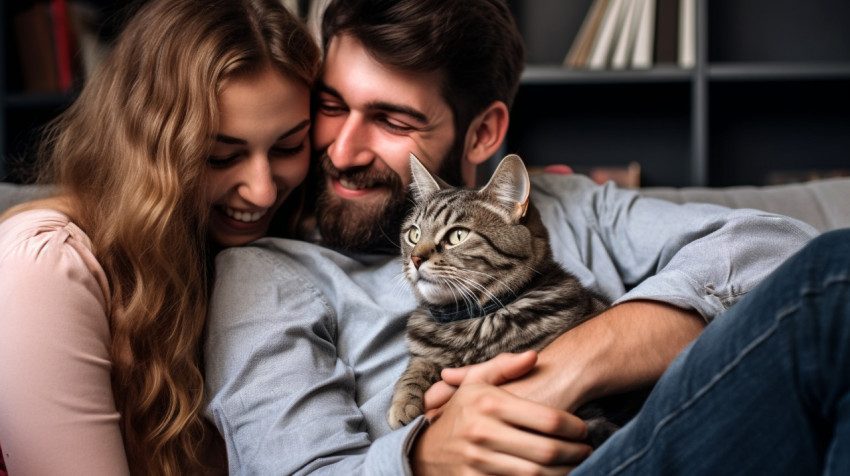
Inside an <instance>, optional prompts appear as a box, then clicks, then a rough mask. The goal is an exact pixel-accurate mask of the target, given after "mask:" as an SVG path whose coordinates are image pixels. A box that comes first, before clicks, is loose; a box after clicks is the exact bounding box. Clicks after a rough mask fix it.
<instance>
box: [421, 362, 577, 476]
mask: <svg viewBox="0 0 850 476" xmlns="http://www.w3.org/2000/svg"><path fill="white" fill-rule="evenodd" d="M536 360H537V354H536V353H535V352H526V353H523V354H503V355H500V356H498V357H496V358H495V359H493V360H490V361H489V362H485V363H483V364H479V365H476V366H471V367H467V368H465V369H462V370H458V372H462V373H463V377H462V379H461V382H460V384H459V386H458V387H457V388H456V389H454V388H451V387H450V386H448V385H442V386H440V387H437V390H435V391H434V392H432V391H430V390H429V393H428V394H426V398H428V399H429V402H428V405H429V406H430V407H432V408H433V406H435V405H434V403H436V402H437V401H438V400H442V399H446V401H445V405H441V409H440V411H439V412H432V413H431V414H429V416H430V417H431V418H432V423H431V426H430V427H428V428H427V429H426V430H425V431H424V433H423V434H422V435H420V437H419V439H418V440H417V442H416V448H415V450H414V454H413V461H414V468H415V472H416V474H418V475H451V474H506V475H513V474H530V473H534V474H561V475H562V474H565V473H567V472H569V471H570V470H571V469H572V468H574V467H575V466H576V465H578V464H579V463H580V462H582V461H584V460H585V459H586V458H587V457H588V456H589V455H590V452H591V448H590V447H589V446H588V445H586V444H584V443H579V441H580V440H582V439H584V438H585V437H586V436H587V427H586V426H585V424H584V422H583V421H581V419H579V418H578V417H576V416H574V415H572V414H570V413H567V412H564V411H561V410H557V409H554V408H551V407H548V406H546V405H542V404H539V403H535V402H532V401H530V400H526V399H522V398H519V397H516V396H514V395H512V394H510V393H508V392H506V391H504V390H502V389H500V388H498V387H497V385H500V384H502V383H505V382H506V381H509V380H513V379H515V378H517V377H519V376H521V375H523V374H525V373H526V372H528V371H529V370H530V369H532V368H533V367H534V365H535V363H536ZM449 372H450V373H451V372H452V371H449ZM432 388H433V387H432ZM441 388H442V390H440V389H441Z"/></svg>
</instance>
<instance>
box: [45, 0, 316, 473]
mask: <svg viewBox="0 0 850 476" xmlns="http://www.w3.org/2000/svg"><path fill="white" fill-rule="evenodd" d="M318 62H319V51H318V48H317V46H316V45H315V44H314V42H313V39H312V37H311V36H310V35H309V33H308V32H307V31H306V30H305V29H304V27H303V26H302V25H301V23H300V22H299V20H298V19H297V18H295V17H293V16H292V15H291V14H289V13H288V12H287V11H286V10H285V9H284V8H283V7H282V6H281V4H280V2H279V0H155V1H153V2H150V3H145V4H144V5H142V6H141V7H140V8H139V9H138V11H137V13H136V14H135V15H134V16H133V17H132V19H131V20H130V21H129V22H128V23H127V25H126V26H125V28H124V29H123V31H122V33H121V34H120V36H119V37H118V39H117V40H116V43H115V44H114V46H113V47H112V49H111V52H110V54H109V55H108V57H107V58H106V59H104V61H103V63H102V64H101V65H100V67H99V69H98V70H97V71H96V72H95V73H93V75H92V76H91V77H90V78H89V80H88V81H87V82H86V84H85V86H84V88H83V90H82V91H81V93H80V96H79V98H78V99H77V100H76V101H75V102H74V103H73V104H72V105H71V106H70V107H69V109H68V110H67V111H65V112H64V113H63V114H62V115H61V116H59V117H58V118H57V119H56V120H55V121H54V122H52V123H51V124H50V125H49V126H48V129H47V130H46V136H45V140H44V141H43V144H42V148H41V151H40V157H41V159H42V160H43V161H44V162H43V163H42V164H41V176H40V178H39V181H40V182H47V183H52V184H55V185H56V186H57V188H58V190H59V193H60V196H62V197H64V198H65V200H66V203H68V205H69V207H68V208H69V210H70V214H71V217H72V219H73V220H74V221H75V222H76V223H77V224H78V225H79V226H80V227H81V228H82V229H83V230H85V231H86V233H87V234H88V236H89V237H90V238H91V240H92V242H93V248H94V253H95V256H96V257H97V259H98V261H99V262H100V264H101V265H102V266H103V269H104V271H105V272H106V275H107V277H108V278H109V284H110V292H111V303H112V308H111V309H110V310H109V316H110V317H109V319H110V328H111V332H112V345H111V353H112V356H113V361H114V368H113V378H112V382H113V384H112V385H113V391H114V395H115V400H116V405H117V408H118V411H119V412H120V414H121V427H122V432H123V436H124V444H125V448H126V451H127V457H128V462H129V464H130V467H131V468H132V470H133V472H134V473H136V474H145V475H148V474H174V475H178V474H181V475H182V474H196V473H202V472H204V471H205V468H204V463H203V461H202V458H199V452H200V451H202V448H201V447H202V442H203V441H204V439H205V438H209V437H210V435H209V434H205V431H208V430H205V424H204V420H203V417H202V415H201V408H202V401H203V388H204V385H203V379H202V369H201V344H200V342H201V339H202V333H203V327H204V322H205V316H206V310H207V301H208V294H209V283H208V281H209V276H210V275H211V273H210V270H209V266H210V264H209V263H210V261H209V259H208V258H209V257H208V256H207V255H208V251H207V250H208V243H207V237H206V225H207V217H208V214H209V209H210V206H209V204H207V203H206V202H205V198H204V185H205V171H206V159H207V157H208V155H209V153H210V151H211V147H212V144H213V138H214V137H215V133H216V129H217V127H218V120H219V117H218V103H217V96H218V92H219V91H220V90H221V87H222V84H223V82H224V81H226V80H228V79H231V78H234V77H244V76H248V75H252V74H258V73H260V72H262V71H264V70H265V69H267V68H270V67H271V68H277V69H278V70H279V71H281V72H283V73H284V74H286V75H288V77H290V78H293V79H294V80H298V81H303V82H304V83H305V84H307V85H308V86H312V84H313V81H314V80H315V78H316V75H317V73H318Z"/></svg>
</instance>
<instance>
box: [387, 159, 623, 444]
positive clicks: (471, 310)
mask: <svg viewBox="0 0 850 476" xmlns="http://www.w3.org/2000/svg"><path fill="white" fill-rule="evenodd" d="M410 162H411V164H410V165H411V173H412V176H413V182H412V184H411V195H412V197H413V200H414V202H415V206H414V208H413V211H412V212H411V213H410V215H409V216H408V217H407V219H406V221H405V223H404V224H403V225H402V228H401V230H402V232H401V248H402V258H403V263H404V275H405V277H406V278H407V280H408V281H409V282H410V283H411V285H412V287H413V290H414V292H415V293H416V296H417V298H418V300H419V303H420V306H419V307H418V308H417V309H416V310H415V311H414V312H413V313H412V314H411V316H410V318H409V321H408V323H407V344H408V349H409V351H410V354H411V358H410V363H409V364H408V366H407V369H406V370H405V372H404V374H402V376H401V378H400V379H399V381H398V382H397V383H396V385H395V389H394V395H393V400H392V405H391V406H390V410H389V412H388V414H387V420H388V422H389V424H390V426H391V427H393V428H400V427H401V426H403V425H406V424H407V423H409V422H410V421H412V420H413V419H414V418H416V417H417V416H419V415H421V414H422V412H423V394H424V392H425V391H426V390H427V389H428V388H429V387H430V386H431V385H432V384H433V383H434V382H436V381H438V380H439V379H440V371H441V370H442V369H443V368H445V367H460V366H464V365H469V364H473V363H477V362H482V361H484V360H488V359H491V358H493V357H495V356H496V355H498V354H500V353H502V352H521V351H525V350H529V349H534V350H540V349H542V348H543V347H545V346H546V345H547V344H548V343H550V342H551V341H552V340H554V339H555V338H556V337H557V336H558V335H560V334H562V333H563V332H565V331H567V330H568V329H571V328H573V327H575V326H577V325H579V324H581V323H582V322H584V321H586V320H588V319H590V318H591V317H593V316H594V315H596V314H598V313H600V312H601V311H603V310H605V309H606V308H607V307H608V304H607V303H606V302H605V300H604V299H603V298H601V297H600V296H598V295H596V294H595V293H593V292H591V291H589V290H588V289H586V288H584V287H582V285H581V284H580V283H579V281H578V279H577V278H576V277H575V276H573V275H571V274H570V273H568V272H567V271H565V270H564V269H563V268H562V267H561V266H560V265H559V264H558V263H557V262H556V261H555V260H554V258H553V256H552V251H551V248H550V245H549V236H548V232H547V231H546V228H545V227H544V226H543V223H542V221H541V219H540V214H539V213H538V212H537V210H536V209H535V208H534V206H533V204H531V202H530V200H529V191H530V186H531V185H530V181H529V178H528V173H527V171H526V169H525V165H524V164H523V162H522V160H521V159H520V158H519V156H517V155H508V156H507V157H505V158H504V159H503V160H502V162H501V163H500V164H499V166H498V168H497V169H496V171H495V172H494V174H493V176H492V177H491V179H490V181H489V183H487V185H485V186H484V187H483V188H482V189H480V190H477V191H476V190H470V189H465V188H453V187H450V186H447V185H446V184H445V183H443V182H442V181H440V180H439V179H437V178H434V177H433V176H432V175H431V174H430V173H429V172H428V170H427V169H425V167H424V166H423V165H422V164H421V163H420V162H419V161H418V160H417V159H416V157H415V156H413V154H411V158H410ZM585 407H588V408H585ZM585 407H582V409H580V411H579V412H577V415H578V416H580V417H582V418H585V419H586V421H587V424H588V430H589V433H590V437H589V442H590V443H591V444H592V445H594V446H596V445H598V444H599V443H601V442H602V441H604V439H605V438H607V436H609V435H610V433H612V432H613V431H615V430H616V429H617V428H618V427H619V425H620V424H621V423H622V422H623V421H622V420H623V419H622V418H621V419H620V420H621V421H620V422H618V423H613V422H612V421H611V420H609V419H608V418H605V417H604V416H602V414H603V413H604V412H602V413H600V411H599V409H598V408H596V409H591V408H590V407H589V406H587V405H586V406H585ZM634 411H636V409H635V410H630V413H633V412H634ZM583 413H584V414H583Z"/></svg>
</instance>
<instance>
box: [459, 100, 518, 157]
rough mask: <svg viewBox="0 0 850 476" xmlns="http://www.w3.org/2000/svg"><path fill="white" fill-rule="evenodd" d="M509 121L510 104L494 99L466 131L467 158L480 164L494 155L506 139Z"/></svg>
mask: <svg viewBox="0 0 850 476" xmlns="http://www.w3.org/2000/svg"><path fill="white" fill-rule="evenodd" d="M508 122H510V117H509V113H508V106H507V105H505V103H503V102H502V101H494V102H493V103H492V104H490V106H488V107H487V109H485V110H484V112H482V113H481V114H479V115H478V116H476V117H475V119H473V120H472V122H471V123H470V124H469V129H468V130H467V132H466V147H465V152H466V154H465V157H466V160H467V161H468V162H470V163H472V164H474V165H478V164H480V163H482V162H484V161H485V160H487V159H489V158H490V157H492V156H493V154H495V153H496V151H498V150H499V146H501V145H502V141H504V140H505V135H507V133H508Z"/></svg>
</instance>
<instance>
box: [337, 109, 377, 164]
mask: <svg viewBox="0 0 850 476" xmlns="http://www.w3.org/2000/svg"><path fill="white" fill-rule="evenodd" d="M364 122H365V119H364V118H363V117H361V116H359V115H356V114H351V115H349V116H348V118H347V119H346V120H345V122H344V123H343V125H342V127H341V128H340V130H339V133H338V134H337V136H336V138H334V141H333V142H332V143H331V145H330V146H329V147H328V151H327V152H328V157H329V158H330V159H331V162H333V164H334V166H335V167H336V168H337V169H340V170H348V169H352V168H357V167H364V166H367V165H369V164H370V163H372V161H373V160H374V157H375V154H374V153H373V152H372V149H371V147H370V135H369V130H368V127H366V124H365V123H364Z"/></svg>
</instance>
